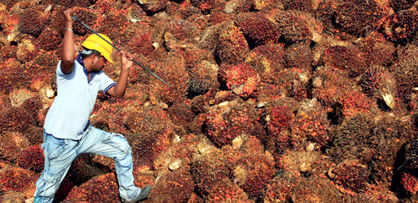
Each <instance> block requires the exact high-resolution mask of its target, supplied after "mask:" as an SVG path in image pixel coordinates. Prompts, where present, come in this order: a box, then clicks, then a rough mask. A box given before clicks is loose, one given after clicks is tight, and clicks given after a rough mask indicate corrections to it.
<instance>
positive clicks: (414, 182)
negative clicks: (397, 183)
mask: <svg viewBox="0 0 418 203" xmlns="http://www.w3.org/2000/svg"><path fill="white" fill-rule="evenodd" d="M401 184H402V186H403V188H404V189H405V190H406V191H407V192H408V193H410V194H412V195H415V194H417V192H418V178H417V177H416V176H414V175H412V174H410V173H407V172H404V173H402V177H401Z"/></svg>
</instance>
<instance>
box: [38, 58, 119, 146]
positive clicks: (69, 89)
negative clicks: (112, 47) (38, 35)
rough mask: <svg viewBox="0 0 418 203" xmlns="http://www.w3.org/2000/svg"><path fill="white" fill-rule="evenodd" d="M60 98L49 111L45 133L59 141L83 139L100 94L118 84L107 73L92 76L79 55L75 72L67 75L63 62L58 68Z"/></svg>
mask: <svg viewBox="0 0 418 203" xmlns="http://www.w3.org/2000/svg"><path fill="white" fill-rule="evenodd" d="M56 73H57V91H58V95H57V97H56V98H55V100H54V102H53V103H52V105H51V108H50V109H49V111H48V113H47V115H46V118H45V124H44V130H45V132H46V133H47V134H51V135H53V136H54V137H56V138H62V139H72V140H79V139H80V138H81V136H82V134H83V132H84V130H85V128H86V126H88V125H89V117H90V114H91V111H92V110H93V107H94V104H95V102H96V98H97V94H98V92H99V90H100V91H103V92H105V93H107V91H108V90H109V89H110V88H111V87H113V86H115V85H116V83H115V82H114V81H113V80H112V79H111V78H109V77H108V76H107V75H106V74H105V73H104V72H103V71H101V72H98V73H90V74H91V79H90V81H88V73H87V69H86V68H85V67H84V63H83V60H82V59H81V56H80V55H79V56H78V57H77V59H76V60H75V61H74V69H73V71H72V72H71V73H68V74H64V73H63V72H62V70H61V61H60V62H59V63H58V66H57V71H56Z"/></svg>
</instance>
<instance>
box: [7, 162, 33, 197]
mask: <svg viewBox="0 0 418 203" xmlns="http://www.w3.org/2000/svg"><path fill="white" fill-rule="evenodd" d="M38 177H39V176H38V175H36V174H35V173H34V172H33V171H30V170H27V169H23V168H19V167H14V166H7V165H6V166H2V167H1V168H0V191H15V192H26V191H27V190H30V189H31V188H33V187H34V186H35V182H36V180H37V179H38Z"/></svg>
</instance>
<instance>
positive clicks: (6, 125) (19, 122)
mask: <svg viewBox="0 0 418 203" xmlns="http://www.w3.org/2000/svg"><path fill="white" fill-rule="evenodd" d="M32 116H33V114H32V113H29V112H28V111H27V110H25V109H23V108H19V107H12V108H10V109H9V110H8V111H7V112H4V113H2V114H1V115H0V130H2V131H6V130H10V131H19V130H25V129H27V128H28V127H29V126H31V125H33V124H35V123H36V122H35V120H34V118H33V117H32Z"/></svg>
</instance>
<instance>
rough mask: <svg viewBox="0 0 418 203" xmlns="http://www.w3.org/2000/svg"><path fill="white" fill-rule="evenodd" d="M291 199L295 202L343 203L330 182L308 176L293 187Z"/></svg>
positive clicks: (339, 194)
mask: <svg viewBox="0 0 418 203" xmlns="http://www.w3.org/2000/svg"><path fill="white" fill-rule="evenodd" d="M291 199H292V200H293V201H295V202H327V201H331V202H341V201H344V198H343V197H342V195H341V193H340V192H339V191H338V189H337V187H335V185H333V184H332V182H331V181H330V180H327V179H325V178H322V177H316V176H310V177H308V178H304V179H302V181H301V182H300V183H299V184H297V185H296V186H295V189H294V190H293V194H292V196H291Z"/></svg>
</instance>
